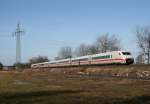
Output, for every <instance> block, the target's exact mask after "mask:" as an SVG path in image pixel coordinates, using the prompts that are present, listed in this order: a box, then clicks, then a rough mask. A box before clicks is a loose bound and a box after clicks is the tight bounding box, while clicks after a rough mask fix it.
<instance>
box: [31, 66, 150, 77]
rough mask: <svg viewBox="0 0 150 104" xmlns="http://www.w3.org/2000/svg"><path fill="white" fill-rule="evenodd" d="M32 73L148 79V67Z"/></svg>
mask: <svg viewBox="0 0 150 104" xmlns="http://www.w3.org/2000/svg"><path fill="white" fill-rule="evenodd" d="M32 71H33V72H45V71H46V72H49V73H60V74H67V75H83V76H97V77H98V76H104V77H127V78H139V79H140V78H141V79H142V78H143V79H150V65H109V66H82V67H59V68H46V69H44V68H42V69H32Z"/></svg>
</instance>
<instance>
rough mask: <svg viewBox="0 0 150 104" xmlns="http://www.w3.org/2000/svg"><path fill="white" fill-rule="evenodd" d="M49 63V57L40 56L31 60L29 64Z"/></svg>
mask: <svg viewBox="0 0 150 104" xmlns="http://www.w3.org/2000/svg"><path fill="white" fill-rule="evenodd" d="M47 61H49V59H48V57H46V56H38V57H33V58H31V59H30V60H29V63H31V64H33V63H40V62H47Z"/></svg>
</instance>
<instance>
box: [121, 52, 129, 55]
mask: <svg viewBox="0 0 150 104" xmlns="http://www.w3.org/2000/svg"><path fill="white" fill-rule="evenodd" d="M122 54H123V55H131V53H130V52H122Z"/></svg>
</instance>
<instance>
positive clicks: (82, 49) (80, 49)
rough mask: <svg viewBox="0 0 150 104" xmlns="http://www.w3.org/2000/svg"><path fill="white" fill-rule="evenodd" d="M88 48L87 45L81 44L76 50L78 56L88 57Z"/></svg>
mask: <svg viewBox="0 0 150 104" xmlns="http://www.w3.org/2000/svg"><path fill="white" fill-rule="evenodd" d="M88 48H89V47H88V46H87V45H85V44H81V45H80V46H79V47H77V49H76V52H75V54H76V56H85V55H88V53H89V50H88Z"/></svg>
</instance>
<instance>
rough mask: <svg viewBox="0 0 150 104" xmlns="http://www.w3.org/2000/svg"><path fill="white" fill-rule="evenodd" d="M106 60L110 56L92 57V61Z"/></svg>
mask: <svg viewBox="0 0 150 104" xmlns="http://www.w3.org/2000/svg"><path fill="white" fill-rule="evenodd" d="M106 58H110V55H106V56H97V57H92V59H106Z"/></svg>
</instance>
